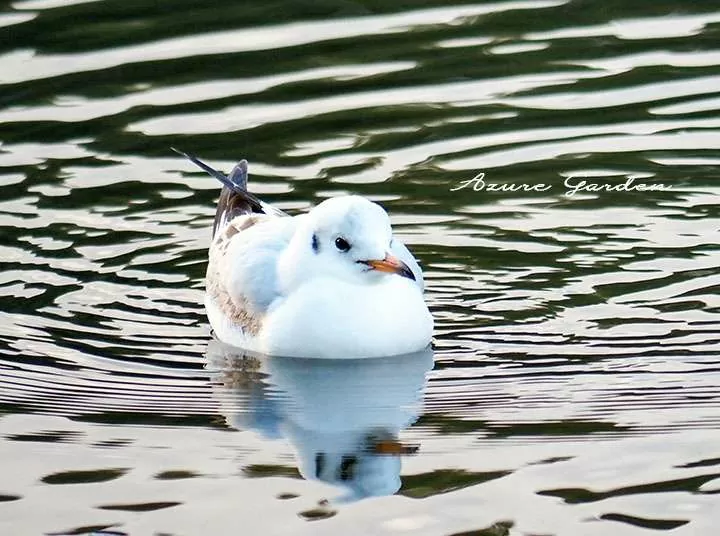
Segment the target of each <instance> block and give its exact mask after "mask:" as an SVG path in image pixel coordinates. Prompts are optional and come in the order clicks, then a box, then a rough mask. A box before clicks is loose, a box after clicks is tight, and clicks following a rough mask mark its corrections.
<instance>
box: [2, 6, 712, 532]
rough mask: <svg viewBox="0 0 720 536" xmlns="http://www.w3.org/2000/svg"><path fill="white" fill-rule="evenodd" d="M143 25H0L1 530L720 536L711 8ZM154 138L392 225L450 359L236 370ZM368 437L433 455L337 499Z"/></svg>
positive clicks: (386, 10)
mask: <svg viewBox="0 0 720 536" xmlns="http://www.w3.org/2000/svg"><path fill="white" fill-rule="evenodd" d="M153 5H154V4H153ZM153 5H151V4H150V3H147V2H141V1H138V2H130V3H127V2H125V3H117V2H113V1H110V0H98V1H95V2H82V1H79V2H55V1H53V0H29V1H22V2H15V3H12V4H8V3H5V4H2V5H0V26H2V27H3V30H4V31H5V32H6V35H8V36H9V39H6V40H4V41H2V42H1V43H0V190H1V193H2V195H0V256H1V257H0V258H2V260H3V262H4V264H3V270H2V273H0V310H2V316H1V317H0V382H1V384H2V387H1V388H0V409H2V411H3V414H2V417H0V456H1V457H2V459H3V460H5V462H4V463H3V464H2V473H3V479H2V482H0V511H2V513H0V532H2V533H5V532H8V533H9V532H12V533H19V532H28V533H69V532H73V531H74V533H90V532H92V531H93V530H95V531H97V530H99V529H100V528H102V527H112V529H108V530H115V531H117V532H122V533H127V534H142V533H155V532H165V533H175V534H186V533H187V534H200V533H206V532H208V527H210V530H213V531H215V532H218V533H227V532H229V531H232V530H234V529H233V528H232V527H238V526H239V525H241V526H242V527H244V529H243V530H246V531H250V532H249V533H258V534H260V533H263V534H265V533H270V534H273V533H278V534H280V533H282V534H286V533H288V532H290V533H294V534H306V533H307V534H309V533H312V534H323V533H327V534H338V533H343V534H345V533H348V534H367V533H368V530H369V531H370V532H372V533H373V534H395V533H402V532H405V533H408V532H409V533H412V534H427V535H447V536H450V535H457V534H462V533H467V532H468V531H481V530H485V529H486V530H487V532H485V533H483V534H489V535H494V534H512V535H515V534H559V535H572V536H575V535H577V534H582V535H594V534H598V535H605V534H608V532H610V531H612V532H613V533H619V534H639V533H642V532H645V531H646V530H649V529H653V530H674V532H673V533H674V534H675V533H676V534H692V535H697V534H702V535H705V534H708V535H711V534H715V532H716V526H717V523H718V521H720V518H718V509H717V497H716V496H717V493H718V491H719V490H720V483H719V481H718V479H719V478H720V473H719V472H718V470H717V468H718V465H719V464H720V461H718V460H720V452H718V448H717V445H720V436H718V433H717V430H718V428H719V425H720V404H719V403H718V398H719V396H720V390H719V388H718V385H720V381H719V376H718V374H719V372H718V371H719V370H720V368H719V366H718V365H719V364H720V352H719V349H720V329H719V327H720V321H718V316H717V314H718V297H717V294H718V293H717V288H718V283H719V281H720V272H719V271H718V266H719V265H720V257H719V255H718V247H717V246H718V243H719V242H720V219H719V218H718V199H719V194H720V191H719V190H718V186H717V178H718V172H717V164H718V158H717V154H716V153H717V151H716V150H717V147H718V144H719V143H720V139H719V138H718V133H717V131H718V119H717V109H718V102H719V101H718V97H717V91H716V89H715V87H716V86H717V81H718V73H717V65H718V58H719V57H720V55H719V54H718V51H717V50H716V47H715V43H717V42H718V28H719V26H718V22H719V18H718V14H717V13H716V12H714V11H712V10H710V8H709V7H708V6H704V5H702V4H700V3H696V4H693V5H689V4H688V3H678V2H660V3H657V2H652V3H651V2H647V1H640V2H633V3H632V4H630V5H620V4H612V3H611V4H608V3H607V2H604V3H602V4H598V5H597V6H595V5H593V4H592V3H587V2H580V1H569V2H555V1H547V2H546V1H531V2H498V3H481V4H472V3H467V4H458V5H455V6H448V5H441V4H437V3H433V2H430V1H428V2H419V3H415V4H414V5H403V6H400V5H397V6H386V5H380V4H378V5H376V4H375V3H374V2H370V1H368V2H363V3H362V4H360V3H356V2H350V3H347V2H342V3H340V2H329V3H325V4H323V5H318V6H314V7H313V8H312V9H310V7H309V6H306V5H303V6H301V5H300V4H296V3H282V5H280V4H278V5H274V4H273V5H266V4H264V3H263V4H257V5H254V4H247V3H245V4H244V5H242V6H240V5H237V6H230V5H227V4H226V3H219V2H204V3H202V5H201V4H199V3H197V2H193V1H191V0H183V1H181V2H176V3H175V4H174V5H173V8H172V10H161V9H155V8H154V7H153ZM189 21H191V22H189ZM170 146H179V147H181V148H183V149H186V150H189V151H192V152H194V153H197V154H199V155H201V156H203V157H204V158H205V159H206V160H208V161H209V162H211V163H212V164H213V165H215V166H217V167H218V168H220V169H224V170H226V171H227V170H229V169H230V168H231V166H232V165H233V164H234V162H235V160H237V159H239V158H241V157H245V158H248V159H249V160H250V171H251V181H252V187H253V190H254V191H255V192H256V193H258V194H261V195H262V196H263V197H264V198H266V199H267V200H268V201H271V202H273V203H275V204H277V205H278V206H279V207H280V208H282V209H284V210H288V211H291V212H293V211H299V210H305V209H307V208H308V207H309V206H311V205H312V204H314V203H316V202H318V201H320V200H322V199H324V198H326V197H328V196H331V195H337V194H339V193H349V192H353V193H359V194H361V195H366V196H368V197H370V198H371V199H374V200H377V201H379V202H381V203H383V205H384V206H385V207H386V208H387V209H388V210H389V212H390V213H391V215H392V218H393V223H394V225H395V227H396V228H397V229H398V231H399V233H400V234H401V235H402V238H403V239H404V240H405V241H406V242H407V243H408V244H410V245H411V247H412V248H413V250H414V251H415V252H416V254H417V256H418V257H419V258H420V260H421V261H422V263H423V266H424V269H425V272H426V281H427V290H428V291H427V297H428V301H429V303H430V306H431V309H432V312H433V314H434V316H435V319H436V327H437V329H436V332H435V344H434V345H435V349H434V355H433V361H434V362H433V363H431V362H430V361H428V360H429V356H425V358H423V359H418V360H416V361H412V360H410V361H402V360H400V361H397V360H396V361H393V360H384V361H383V360H381V361H374V362H372V363H366V364H363V365H361V364H356V365H352V364H347V363H345V364H332V363H324V364H322V365H317V364H313V365H312V366H311V365H309V364H307V365H305V364H304V363H303V362H302V360H291V361H287V362H281V361H278V360H260V361H257V362H255V361H252V360H238V359H235V360H229V361H227V362H226V361H218V359H217V355H216V354H217V353H218V350H217V348H216V347H214V346H213V344H214V343H210V341H211V339H210V336H209V329H208V326H207V322H206V320H205V316H204V311H203V308H202V297H203V277H204V271H205V266H206V248H207V245H208V241H209V229H210V227H211V225H212V217H213V214H214V201H215V197H216V195H217V193H218V189H217V185H216V184H215V183H214V182H213V181H212V180H210V179H208V178H206V177H204V176H203V175H201V174H197V173H194V172H192V173H189V172H188V167H187V165H186V163H185V162H184V161H183V160H182V159H179V158H176V157H175V156H174V155H173V154H172V153H171V152H170V151H169V149H168V148H169V147H170ZM480 172H483V173H485V177H486V180H487V181H489V182H495V183H518V184H519V183H528V184H538V183H544V184H548V185H550V186H551V188H550V189H549V190H548V191H545V192H542V193H541V194H539V193H537V192H530V193H528V192H524V193H523V192H514V193H507V192H506V193H491V192H488V191H481V192H473V191H471V190H469V189H464V190H459V191H455V192H451V191H450V190H451V188H453V187H456V186H457V185H458V184H460V183H461V182H462V181H466V180H468V179H470V178H472V177H473V176H475V175H477V174H478V173H480ZM630 176H633V177H636V179H637V182H647V183H649V184H659V183H662V184H665V185H669V186H671V188H670V189H667V190H666V191H658V192H644V193H641V192H615V193H609V192H604V193H591V192H580V193H578V194H577V195H574V196H568V195H566V190H567V188H566V187H565V186H564V184H563V181H565V180H567V179H568V178H582V179H584V180H587V181H590V182H611V183H613V184H617V183H620V182H624V181H625V180H626V179H627V177H630ZM209 344H210V346H209V347H208V345H209ZM208 354H209V355H210V359H208V358H207V356H208ZM220 355H223V356H224V355H225V354H223V353H222V351H221V352H220ZM213 356H215V357H213ZM233 363H235V364H233ZM238 363H240V364H243V363H244V365H243V366H240V367H238V366H235V365H237V364H238ZM250 363H255V365H254V366H256V367H257V368H253V367H250V368H248V365H249V364H250ZM425 382H426V385H425ZM424 385H425V387H424ZM323 404H324V405H326V406H327V412H326V414H324V413H323ZM323 427H325V428H323ZM370 428H373V429H382V430H381V432H378V433H376V434H375V435H376V436H377V435H378V434H379V437H381V439H382V440H383V441H385V443H384V444H385V446H386V447H388V446H389V445H393V444H395V443H394V440H396V439H397V440H398V441H397V442H396V443H397V445H401V446H402V445H406V446H414V445H417V446H419V450H418V452H417V453H416V454H410V453H409V452H408V453H404V454H403V455H402V456H400V457H397V456H385V457H382V456H381V457H377V458H375V462H373V461H372V459H371V462H370V463H369V464H368V466H371V465H373V463H375V464H376V465H375V472H373V471H372V470H369V472H368V473H367V474H374V475H375V476H377V475H381V477H380V478H378V479H376V480H374V481H373V482H374V484H373V485H371V486H370V487H369V488H366V489H364V491H362V492H358V489H359V488H358V487H357V486H355V487H354V488H353V486H352V485H351V486H347V485H346V486H344V487H343V486H342V485H340V486H338V485H337V484H338V482H337V480H338V479H337V478H336V477H337V476H338V474H339V473H338V471H333V470H332V468H334V467H335V465H333V463H339V464H340V465H342V464H343V456H345V457H346V461H345V466H346V467H345V470H346V471H345V472H346V473H347V472H348V464H349V465H350V466H352V465H353V463H355V464H357V467H361V466H363V462H362V460H361V459H360V458H361V457H362V456H364V455H365V454H366V453H367V452H366V451H367V450H368V449H367V448H366V447H367V446H368V445H367V444H366V445H364V446H363V444H362V443H363V441H366V443H367V441H368V439H367V438H368V437H369V436H371V435H372V434H367V433H366V430H367V429H370ZM338 431H339V432H338ZM335 433H337V437H335V436H333V434H335ZM362 438H364V439H362ZM388 448H389V447H388ZM318 452H324V453H325V456H326V457H325V462H324V463H325V468H324V469H323V470H321V471H319V472H318V471H317V459H318V458H317V454H318ZM351 453H352V455H355V456H356V458H357V459H356V461H355V462H352V460H350V461H348V459H349V458H348V456H351ZM371 458H372V457H371ZM331 462H332V463H331ZM400 462H401V463H400ZM321 463H323V462H321ZM350 472H352V470H350ZM318 473H319V475H320V478H317V477H318ZM398 475H399V476H400V478H399V479H398V478H397V476H398ZM301 476H303V477H307V479H305V478H300V477H301ZM371 488H372V490H374V491H368V490H369V489H371ZM395 488H399V489H397V491H396V492H395V496H392V497H391V496H385V497H376V498H374V499H369V500H360V501H356V502H352V503H350V502H348V501H347V500H348V499H357V498H358V496H361V495H382V494H383V493H391V492H393V491H395ZM328 499H329V502H327V501H326V500H328ZM38 512H42V515H38ZM309 520H316V521H317V522H316V523H308V521H309ZM323 531H324V532H323ZM477 533H478V534H480V532H477Z"/></svg>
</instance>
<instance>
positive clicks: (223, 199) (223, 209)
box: [212, 186, 264, 238]
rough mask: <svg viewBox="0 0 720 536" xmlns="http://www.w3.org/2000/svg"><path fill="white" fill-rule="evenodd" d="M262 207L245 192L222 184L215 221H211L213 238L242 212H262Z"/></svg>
mask: <svg viewBox="0 0 720 536" xmlns="http://www.w3.org/2000/svg"><path fill="white" fill-rule="evenodd" d="M263 213H264V212H263V209H262V207H261V206H259V205H258V204H257V202H256V201H255V200H254V198H253V197H249V196H248V195H246V192H238V191H237V190H231V189H230V188H228V187H227V186H223V189H222V191H221V192H220V199H218V203H217V209H216V210H215V222H214V223H213V234H212V235H213V238H214V237H215V235H216V234H217V233H218V232H219V231H221V230H223V229H225V227H227V225H228V224H229V223H230V222H231V221H232V220H234V219H235V218H237V217H238V216H242V215H243V214H263Z"/></svg>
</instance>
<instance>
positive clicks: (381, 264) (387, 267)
mask: <svg viewBox="0 0 720 536" xmlns="http://www.w3.org/2000/svg"><path fill="white" fill-rule="evenodd" d="M361 262H364V263H365V264H367V265H368V266H370V268H372V269H373V270H377V271H378V272H387V273H390V274H397V275H399V276H402V277H407V278H408V279H412V280H413V281H415V274H413V273H412V270H410V268H408V265H407V264H405V263H404V262H403V261H401V260H400V259H398V258H397V257H394V256H392V255H390V254H389V253H388V254H386V255H385V258H384V259H383V260H381V261H361Z"/></svg>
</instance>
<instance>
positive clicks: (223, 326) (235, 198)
mask: <svg viewBox="0 0 720 536" xmlns="http://www.w3.org/2000/svg"><path fill="white" fill-rule="evenodd" d="M175 151H176V152H178V153H179V154H181V155H183V156H185V157H186V158H188V159H189V160H190V161H191V162H193V163H194V164H196V165H197V166H199V167H200V168H202V169H203V170H204V171H206V172H207V173H209V174H210V175H212V176H213V177H215V178H217V179H218V180H219V181H220V182H221V183H222V185H223V187H222V191H221V193H220V198H219V200H218V204H217V211H216V214H215V222H214V225H213V234H212V242H211V245H210V248H209V262H208V270H207V277H206V296H205V308H206V311H207V315H208V319H209V321H210V325H211V327H212V329H213V331H214V332H215V335H216V337H217V338H218V339H220V341H222V342H224V343H226V344H229V345H232V346H235V347H238V348H242V349H245V350H249V351H251V352H258V353H261V354H265V355H272V356H288V357H321V358H365V357H380V356H391V355H399V354H405V353H411V352H417V351H420V350H422V349H424V348H426V347H427V346H428V345H429V344H430V341H431V338H432V330H433V319H432V316H431V314H430V312H429V311H428V308H427V305H426V304H425V301H424V299H423V290H424V283H423V276H422V270H421V269H420V266H419V265H418V263H417V261H416V260H415V258H414V257H413V256H412V254H411V253H410V251H409V250H408V249H407V247H405V245H404V244H403V243H402V242H401V241H400V240H398V239H397V238H396V237H394V236H393V233H392V228H391V226H390V218H389V216H388V214H387V213H386V212H385V210H384V209H383V208H382V207H380V205H378V204H376V203H373V202H372V201H370V200H368V199H366V198H364V197H361V196H357V195H347V196H338V197H332V198H330V199H326V200H324V201H323V202H321V203H320V204H318V205H317V206H315V207H313V208H312V209H311V210H310V211H309V212H307V213H306V214H300V215H297V216H289V215H287V214H286V213H284V212H283V211H281V210H279V209H277V208H275V207H272V206H271V205H269V204H267V203H265V202H263V201H261V200H260V199H258V198H257V197H256V196H255V195H253V194H252V193H250V192H248V190H247V177H248V171H247V170H248V165H247V161H246V160H241V161H240V162H239V163H238V164H237V165H236V166H235V167H234V168H233V170H232V172H231V173H230V175H227V176H226V175H224V174H223V173H221V172H219V171H217V170H215V169H213V168H212V167H210V166H208V165H207V164H205V163H204V162H202V161H201V160H199V159H198V158H196V157H195V156H192V155H189V154H186V153H183V152H181V151H178V150H176V149H175Z"/></svg>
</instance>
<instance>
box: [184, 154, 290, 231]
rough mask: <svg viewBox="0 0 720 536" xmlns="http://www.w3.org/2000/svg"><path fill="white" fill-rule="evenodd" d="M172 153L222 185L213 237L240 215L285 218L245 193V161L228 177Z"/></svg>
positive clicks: (277, 211) (281, 213)
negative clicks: (263, 215) (189, 162)
mask: <svg viewBox="0 0 720 536" xmlns="http://www.w3.org/2000/svg"><path fill="white" fill-rule="evenodd" d="M171 149H172V150H173V151H175V152H176V153H178V154H180V155H182V156H184V157H185V158H187V159H188V160H190V161H191V162H192V163H193V164H195V165H196V166H198V167H199V168H200V169H202V170H203V171H205V172H207V173H208V174H210V175H212V176H213V177H215V178H216V179H217V180H219V181H220V182H221V183H222V184H223V189H222V191H221V192H220V199H218V205H217V211H216V212H215V224H214V225H213V236H215V233H217V232H218V230H220V229H223V228H224V227H225V226H226V225H227V224H228V222H230V221H231V220H232V219H233V218H235V217H237V216H240V215H242V214H252V213H256V214H271V215H274V216H286V215H287V214H285V213H284V212H283V211H281V210H279V209H277V208H275V207H272V206H270V205H268V204H267V203H264V202H263V201H261V200H260V199H258V198H257V197H255V196H254V195H253V194H251V193H250V192H248V191H247V181H248V163H247V160H240V162H238V163H237V164H236V165H235V167H234V168H233V170H232V171H231V172H230V175H228V176H225V175H223V174H222V173H220V172H219V171H218V170H216V169H214V168H212V167H210V166H208V165H207V164H206V163H205V162H203V161H202V160H200V159H199V158H197V157H195V156H193V155H190V154H187V153H184V152H182V151H180V150H178V149H175V148H174V147H171Z"/></svg>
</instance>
